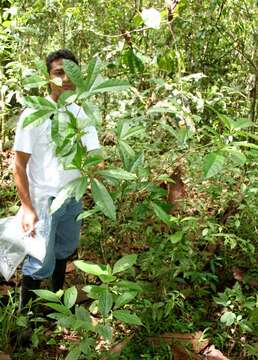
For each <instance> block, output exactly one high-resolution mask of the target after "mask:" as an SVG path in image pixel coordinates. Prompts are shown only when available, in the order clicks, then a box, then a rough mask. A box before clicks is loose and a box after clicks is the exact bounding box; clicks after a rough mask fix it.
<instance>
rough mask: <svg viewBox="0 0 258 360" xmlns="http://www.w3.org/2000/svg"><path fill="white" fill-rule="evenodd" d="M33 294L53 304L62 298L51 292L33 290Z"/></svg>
mask: <svg viewBox="0 0 258 360" xmlns="http://www.w3.org/2000/svg"><path fill="white" fill-rule="evenodd" d="M33 292H34V293H35V294H36V295H37V296H39V297H40V298H41V299H44V300H47V301H53V302H59V301H60V298H59V296H58V295H57V294H55V293H54V292H52V291H49V290H43V289H42V290H33Z"/></svg>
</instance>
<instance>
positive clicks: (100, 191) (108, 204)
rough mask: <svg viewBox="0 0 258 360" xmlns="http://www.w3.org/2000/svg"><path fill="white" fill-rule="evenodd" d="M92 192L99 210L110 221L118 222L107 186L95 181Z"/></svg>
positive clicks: (93, 181)
mask: <svg viewBox="0 0 258 360" xmlns="http://www.w3.org/2000/svg"><path fill="white" fill-rule="evenodd" d="M91 190H92V195H93V199H94V201H95V204H96V205H97V206H98V207H99V209H100V210H101V211H102V212H103V213H104V214H105V215H106V216H107V217H109V218H110V219H112V220H116V208H115V205H114V202H113V200H112V198H111V196H110V194H109V192H108V191H107V189H106V188H105V186H104V185H103V184H102V183H101V182H100V181H99V180H97V179H93V180H92V182H91Z"/></svg>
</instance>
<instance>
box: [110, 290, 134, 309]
mask: <svg viewBox="0 0 258 360" xmlns="http://www.w3.org/2000/svg"><path fill="white" fill-rule="evenodd" d="M136 295H137V291H127V292H125V293H123V294H121V295H119V296H118V297H117V298H116V301H115V309H117V308H119V307H121V306H123V305H126V304H128V303H129V302H130V301H131V300H133V299H134V298H135V297H136Z"/></svg>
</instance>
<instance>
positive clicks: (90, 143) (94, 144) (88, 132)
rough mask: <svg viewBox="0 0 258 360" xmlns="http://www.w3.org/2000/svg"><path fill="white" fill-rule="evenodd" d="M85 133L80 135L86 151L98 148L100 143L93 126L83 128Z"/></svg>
mask: <svg viewBox="0 0 258 360" xmlns="http://www.w3.org/2000/svg"><path fill="white" fill-rule="evenodd" d="M84 131H85V134H84V135H83V136H82V139H81V140H82V143H83V145H84V146H86V148H87V150H88V151H91V150H96V149H100V148H101V145H100V143H99V139H98V133H97V130H96V128H95V126H93V125H91V126H86V127H85V128H84Z"/></svg>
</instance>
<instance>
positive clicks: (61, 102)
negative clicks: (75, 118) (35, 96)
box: [57, 90, 78, 107]
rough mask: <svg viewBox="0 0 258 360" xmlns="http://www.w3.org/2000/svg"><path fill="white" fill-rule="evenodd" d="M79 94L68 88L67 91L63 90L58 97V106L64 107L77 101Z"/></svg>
mask: <svg viewBox="0 0 258 360" xmlns="http://www.w3.org/2000/svg"><path fill="white" fill-rule="evenodd" d="M77 96H78V94H76V93H75V92H74V91H72V90H67V91H65V92H63V93H62V94H61V95H60V96H59V98H58V101H57V103H58V107H64V106H65V105H67V104H71V103H73V102H76V99H77Z"/></svg>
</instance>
